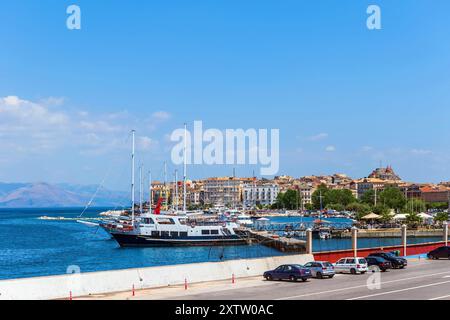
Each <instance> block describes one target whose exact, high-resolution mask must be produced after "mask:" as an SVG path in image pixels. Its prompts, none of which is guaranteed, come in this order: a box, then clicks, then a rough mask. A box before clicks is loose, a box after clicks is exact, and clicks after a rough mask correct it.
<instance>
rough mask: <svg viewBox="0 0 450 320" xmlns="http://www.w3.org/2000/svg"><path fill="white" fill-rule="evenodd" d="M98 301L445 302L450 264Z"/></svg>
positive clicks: (421, 263) (248, 281)
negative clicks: (306, 280)
mask: <svg viewBox="0 0 450 320" xmlns="http://www.w3.org/2000/svg"><path fill="white" fill-rule="evenodd" d="M91 298H98V299H144V300H146V299H165V300H166V299H167V300H378V299H379V300H450V260H438V261H431V260H424V259H422V260H413V261H410V262H409V266H408V267H407V268H406V269H403V270H391V271H388V272H385V273H375V274H374V273H369V274H365V275H350V274H348V275H347V274H339V275H336V276H335V277H334V278H333V279H323V280H319V279H311V280H309V281H308V282H301V281H300V282H289V281H265V280H264V279H262V277H254V278H245V279H236V282H235V283H234V284H233V283H232V282H231V281H230V280H228V281H217V282H210V283H201V284H194V285H189V286H188V289H187V290H185V288H184V287H183V286H175V287H170V288H160V289H149V290H142V291H137V292H136V295H135V296H134V297H132V296H130V293H129V292H125V293H117V294H112V295H104V296H97V297H95V296H94V297H91Z"/></svg>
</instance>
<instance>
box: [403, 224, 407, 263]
mask: <svg viewBox="0 0 450 320" xmlns="http://www.w3.org/2000/svg"><path fill="white" fill-rule="evenodd" d="M407 232H408V231H407V226H406V224H404V225H402V245H403V256H404V257H406V247H407V237H406V234H407Z"/></svg>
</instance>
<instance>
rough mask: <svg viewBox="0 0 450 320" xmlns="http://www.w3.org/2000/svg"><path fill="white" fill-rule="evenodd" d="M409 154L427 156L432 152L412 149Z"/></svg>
mask: <svg viewBox="0 0 450 320" xmlns="http://www.w3.org/2000/svg"><path fill="white" fill-rule="evenodd" d="M411 153H412V154H414V155H420V156H422V155H428V154H432V153H433V152H432V151H431V150H425V149H412V150H411Z"/></svg>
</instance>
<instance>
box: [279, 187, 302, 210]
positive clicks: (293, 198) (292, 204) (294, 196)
mask: <svg viewBox="0 0 450 320" xmlns="http://www.w3.org/2000/svg"><path fill="white" fill-rule="evenodd" d="M283 204H284V208H286V209H287V210H296V209H299V208H300V194H299V192H298V191H297V190H288V191H286V192H285V194H284V196H283Z"/></svg>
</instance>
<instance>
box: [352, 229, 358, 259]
mask: <svg viewBox="0 0 450 320" xmlns="http://www.w3.org/2000/svg"><path fill="white" fill-rule="evenodd" d="M352 249H353V256H354V257H355V258H356V257H357V256H358V228H357V227H353V228H352Z"/></svg>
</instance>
